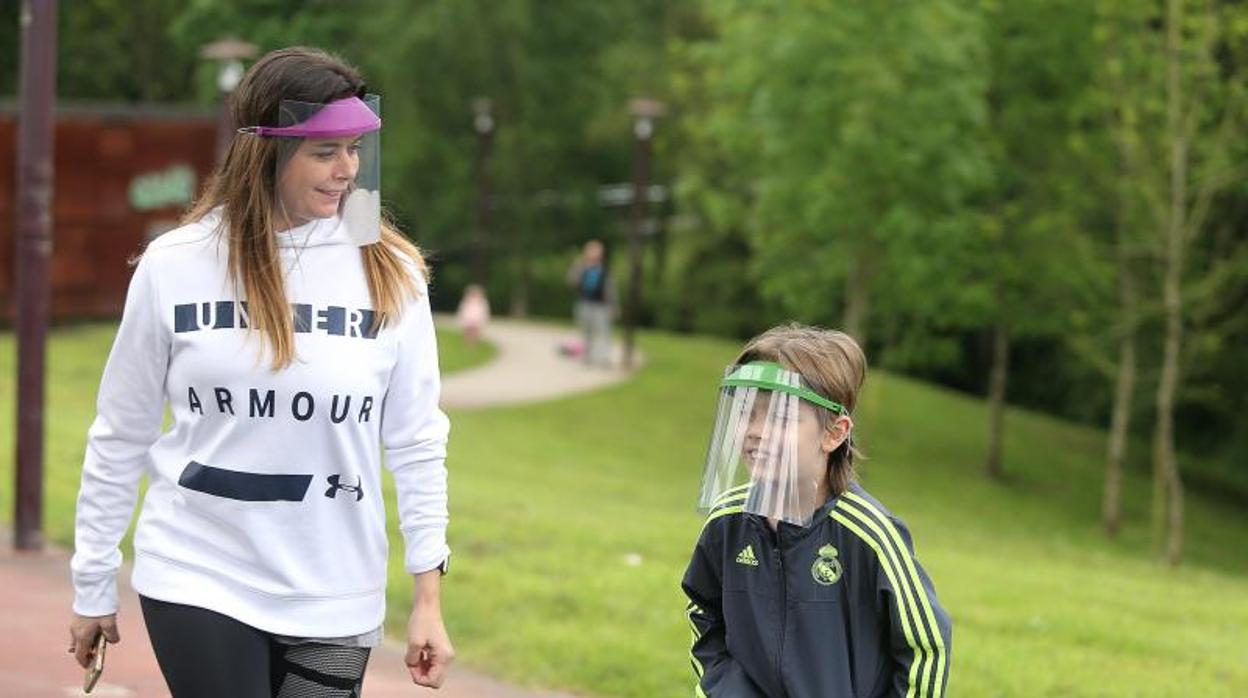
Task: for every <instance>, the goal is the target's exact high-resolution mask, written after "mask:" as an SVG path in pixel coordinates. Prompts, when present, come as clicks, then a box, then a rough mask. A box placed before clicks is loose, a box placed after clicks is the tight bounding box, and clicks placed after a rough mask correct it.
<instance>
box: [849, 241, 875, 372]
mask: <svg viewBox="0 0 1248 698" xmlns="http://www.w3.org/2000/svg"><path fill="white" fill-rule="evenodd" d="M868 254H869V253H868V252H866V251H860V252H859V254H858V255H856V256H855V258H854V259H853V260H852V261H851V262H850V265H849V274H848V276H847V277H846V279H845V333H846V334H848V335H849V336H851V337H853V338H854V339H856V340H857V341H858V345H859V346H861V347H863V349H864V351H865V349H866V346H867V311H868V309H869V306H870V301H871V298H870V295H871V292H870V285H871V269H870V265H869V263H868V262H867V261H866V257H867V256H868Z"/></svg>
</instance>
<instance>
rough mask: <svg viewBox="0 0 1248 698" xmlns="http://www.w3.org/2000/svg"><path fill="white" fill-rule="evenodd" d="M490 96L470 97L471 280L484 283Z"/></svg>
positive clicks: (491, 118) (491, 139) (491, 117)
mask: <svg viewBox="0 0 1248 698" xmlns="http://www.w3.org/2000/svg"><path fill="white" fill-rule="evenodd" d="M492 106H493V105H492V104H491V102H490V100H489V99H486V98H484V97H479V98H477V99H475V100H473V104H472V109H473V111H474V112H475V113H476V118H475V119H474V120H473V127H474V128H476V130H477V142H478V145H479V148H478V158H479V159H478V161H477V196H478V201H477V235H476V240H475V241H474V244H473V250H472V277H473V279H472V280H473V281H475V282H476V283H479V284H481V285H482V286H484V285H485V284H486V282H487V281H488V279H487V278H486V277H487V275H488V274H489V268H488V261H487V256H488V253H487V250H488V249H489V235H490V184H491V182H490V154H491V151H492V150H493V145H494V115H493V114H492V111H491V110H492Z"/></svg>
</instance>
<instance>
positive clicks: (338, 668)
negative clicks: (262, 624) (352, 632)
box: [140, 597, 369, 698]
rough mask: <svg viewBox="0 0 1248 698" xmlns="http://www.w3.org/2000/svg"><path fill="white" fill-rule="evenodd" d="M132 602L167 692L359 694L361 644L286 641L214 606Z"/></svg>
mask: <svg viewBox="0 0 1248 698" xmlns="http://www.w3.org/2000/svg"><path fill="white" fill-rule="evenodd" d="M140 602H141V604H142V606H143V620H144V621H145V622H146V623H147V634H148V636H149V637H150V638H151V641H152V649H154V650H155V651H156V660H157V661H158V662H159V663H160V671H161V673H163V674H164V675H165V682H166V683H168V684H169V692H170V693H172V694H173V698H201V697H202V698H222V696H230V697H231V698H359V695H360V687H361V685H362V684H363V682H364V667H365V666H366V665H367V664H368V653H369V648H367V647H341V646H338V645H322V644H316V643H304V644H298V645H288V644H284V643H281V642H278V641H277V640H275V639H273V635H272V634H270V633H266V632H264V631H263V630H258V629H256V628H253V627H251V626H250V625H246V624H244V623H240V622H238V621H236V620H234V619H233V618H230V617H229V616H224V615H221V614H220V613H216V612H214V611H209V610H206V609H203V608H197V607H195V606H184V605H182V604H175V603H166V602H164V601H157V600H155V599H149V598H147V597H141V598H140Z"/></svg>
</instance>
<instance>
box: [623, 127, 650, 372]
mask: <svg viewBox="0 0 1248 698" xmlns="http://www.w3.org/2000/svg"><path fill="white" fill-rule="evenodd" d="M653 132H654V122H653V121H652V119H651V117H649V116H640V117H638V118H637V121H636V125H635V127H634V129H633V134H634V135H635V136H636V145H635V146H634V148H633V207H632V216H631V218H632V226H631V231H630V234H629V240H628V250H629V282H628V306H627V310H626V312H625V314H624V368H632V367H633V345H634V334H635V331H636V329H637V320H638V316H639V315H640V313H641V278H642V277H641V271H642V257H641V236H642V227H643V226H644V225H645V223H646V205H647V203H649V201H648V199H649V197H648V196H647V193H648V191H649V188H650V136H651V135H653Z"/></svg>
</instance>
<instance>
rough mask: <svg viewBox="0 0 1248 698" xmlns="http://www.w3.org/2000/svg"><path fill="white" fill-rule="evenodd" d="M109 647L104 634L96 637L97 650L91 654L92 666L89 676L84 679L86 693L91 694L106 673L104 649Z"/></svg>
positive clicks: (83, 688)
mask: <svg viewBox="0 0 1248 698" xmlns="http://www.w3.org/2000/svg"><path fill="white" fill-rule="evenodd" d="M106 647H108V641H107V640H105V639H104V633H100V634H99V635H96V636H95V648H94V649H93V650H92V653H91V664H90V665H88V666H87V674H86V676H83V677H82V690H83V692H84V693H90V692H91V691H92V689H94V688H95V684H96V683H97V682H99V680H100V674H103V673H104V648H106Z"/></svg>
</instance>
